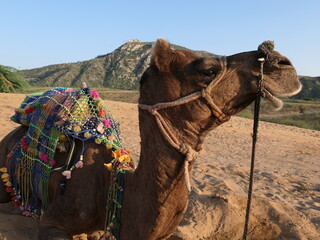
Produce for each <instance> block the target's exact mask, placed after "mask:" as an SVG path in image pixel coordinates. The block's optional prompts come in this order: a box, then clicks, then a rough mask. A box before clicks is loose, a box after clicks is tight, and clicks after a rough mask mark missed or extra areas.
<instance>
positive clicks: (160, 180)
mask: <svg viewBox="0 0 320 240" xmlns="http://www.w3.org/2000/svg"><path fill="white" fill-rule="evenodd" d="M266 46H267V44H262V45H260V46H259V48H258V50H257V51H250V52H243V53H238V54H235V55H231V56H227V57H221V58H207V57H200V56H199V55H197V54H195V53H194V52H191V51H188V50H174V49H172V48H171V47H170V44H169V43H168V41H166V40H165V39H162V38H160V39H158V40H157V41H156V43H155V45H154V48H153V52H152V61H151V64H150V66H149V67H148V69H147V70H146V71H145V72H144V74H143V76H142V77H141V80H140V98H139V127H140V136H141V154H140V160H139V164H138V166H137V168H136V170H135V171H133V172H127V173H126V174H125V176H124V181H125V188H124V195H123V204H122V210H121V221H120V222H121V228H120V236H121V237H120V238H119V239H121V240H156V239H168V238H169V237H170V236H171V235H172V233H173V232H174V230H175V228H176V227H177V226H178V224H179V223H180V221H181V220H182V218H183V216H184V213H185V211H186V209H187V205H188V194H189V189H190V184H189V180H188V179H189V174H190V173H191V170H192V166H193V164H194V162H195V160H196V156H197V155H198V153H199V152H200V151H201V149H202V145H203V142H204V139H205V137H206V135H207V134H208V133H209V132H210V131H212V130H213V129H215V128H216V127H218V126H219V125H221V124H223V123H224V122H226V121H228V120H229V119H230V117H231V116H232V115H234V114H236V113H238V112H240V111H241V110H243V109H244V108H246V107H247V106H248V105H249V104H250V103H252V102H253V101H254V100H255V98H256V96H257V92H258V78H259V73H260V63H259V62H258V59H261V58H264V59H265V62H264V82H263V89H262V92H263V95H264V97H265V98H266V100H267V101H269V102H270V103H271V104H272V105H274V106H275V107H277V108H280V107H281V104H282V102H281V100H280V99H278V98H277V97H286V96H292V95H294V94H296V93H298V92H299V91H300V89H301V84H300V82H299V79H298V76H297V73H296V71H295V69H294V67H293V66H292V63H291V62H290V60H289V59H288V58H286V57H285V56H283V55H281V54H280V53H279V52H277V51H273V49H270V48H268V47H266ZM26 129H27V128H26V127H23V126H21V127H18V128H16V129H15V130H13V131H12V132H11V133H9V134H8V135H7V136H6V137H4V139H3V140H2V142H1V143H0V168H1V167H4V166H5V160H6V156H7V154H8V153H9V152H10V150H11V149H12V148H13V147H14V145H15V143H16V142H18V141H19V139H21V137H22V136H23V135H24V133H25V132H26ZM80 145H81V144H80V143H79V141H76V150H75V152H76V153H77V154H78V155H79V151H80ZM66 157H67V153H63V152H59V151H57V152H56V154H55V160H56V161H57V166H62V165H63V164H64V162H65V159H66ZM111 160H112V157H111V150H109V149H107V148H106V147H105V146H103V145H98V144H95V143H89V144H88V146H87V148H86V150H85V152H84V157H83V163H84V166H83V168H81V169H80V168H79V169H74V170H73V173H72V178H71V179H69V180H67V183H66V185H65V189H64V193H63V194H61V193H60V192H61V189H60V181H61V180H62V179H64V176H63V175H62V174H61V171H54V172H52V173H51V176H50V185H49V198H50V203H49V205H48V207H47V209H46V211H45V213H44V215H43V216H42V220H41V221H40V229H39V239H47V240H49V239H55V240H58V239H59V240H61V239H72V236H73V235H76V234H80V233H92V232H94V231H98V230H104V227H105V215H106V202H107V195H108V189H109V179H110V172H109V171H107V170H106V168H105V167H104V164H106V163H110V162H111ZM0 185H1V187H0V202H7V201H9V200H10V198H9V197H8V194H7V193H6V191H5V187H4V186H2V184H0Z"/></svg>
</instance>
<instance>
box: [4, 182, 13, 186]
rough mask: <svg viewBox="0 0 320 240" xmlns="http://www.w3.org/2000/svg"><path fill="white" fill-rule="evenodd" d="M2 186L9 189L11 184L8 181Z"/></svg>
mask: <svg viewBox="0 0 320 240" xmlns="http://www.w3.org/2000/svg"><path fill="white" fill-rule="evenodd" d="M4 185H6V186H7V187H11V186H12V183H11V182H10V181H7V182H6V183H5V184H4Z"/></svg>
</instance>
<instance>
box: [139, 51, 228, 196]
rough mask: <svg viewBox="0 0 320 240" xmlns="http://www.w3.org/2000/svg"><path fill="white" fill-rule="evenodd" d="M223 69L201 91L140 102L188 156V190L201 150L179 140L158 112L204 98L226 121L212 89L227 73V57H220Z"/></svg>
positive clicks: (221, 119)
mask: <svg viewBox="0 0 320 240" xmlns="http://www.w3.org/2000/svg"><path fill="white" fill-rule="evenodd" d="M219 62H220V66H221V71H220V72H219V73H218V74H217V76H216V78H214V79H213V80H212V81H211V82H210V83H209V85H208V86H206V87H205V88H203V89H202V90H200V91H197V92H194V93H191V94H189V95H187V96H185V97H182V98H178V99H177V100H174V101H171V102H164V103H157V104H155V105H146V104H139V105H138V107H139V108H140V109H142V110H147V111H149V112H150V113H151V114H152V115H153V116H155V118H156V122H157V124H158V127H159V129H160V131H161V133H162V135H163V136H164V138H165V139H166V141H167V142H168V143H169V144H170V145H171V146H172V147H174V148H175V149H176V150H178V151H179V152H180V153H182V154H183V155H185V156H186V158H185V161H184V178H185V183H186V187H187V189H188V191H189V192H190V191H191V185H190V177H189V165H190V162H191V161H193V160H195V159H196V157H197V156H198V155H199V152H198V151H196V150H194V149H193V148H192V147H191V146H189V145H187V144H183V143H181V142H180V141H179V139H178V138H177V137H176V136H175V135H174V134H173V133H172V131H171V130H170V127H169V125H168V123H167V122H166V121H165V120H164V118H163V117H162V116H161V114H160V113H159V112H158V111H159V110H160V109H165V108H169V107H176V106H179V105H183V104H186V103H189V102H191V101H194V100H197V99H199V98H204V99H205V100H206V101H207V104H208V105H209V107H210V109H211V112H212V114H213V115H214V116H215V117H216V118H218V119H219V121H224V119H226V115H225V114H224V113H223V112H222V110H221V109H220V108H219V107H218V106H217V105H216V104H215V103H214V101H213V99H212V97H211V95H210V94H211V92H212V89H213V88H214V87H215V86H216V85H217V84H218V83H219V82H220V81H221V80H222V78H223V76H224V75H225V73H226V71H227V60H226V57H224V56H223V57H221V58H219Z"/></svg>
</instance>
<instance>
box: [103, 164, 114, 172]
mask: <svg viewBox="0 0 320 240" xmlns="http://www.w3.org/2000/svg"><path fill="white" fill-rule="evenodd" d="M104 166H105V168H106V169H108V170H109V171H110V172H111V171H112V168H113V167H112V163H105V164H104Z"/></svg>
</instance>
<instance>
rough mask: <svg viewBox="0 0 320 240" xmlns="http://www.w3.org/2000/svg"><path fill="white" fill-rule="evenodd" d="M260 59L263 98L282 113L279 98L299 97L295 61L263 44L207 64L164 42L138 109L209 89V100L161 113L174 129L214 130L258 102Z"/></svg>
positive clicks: (159, 42)
mask: <svg viewBox="0 0 320 240" xmlns="http://www.w3.org/2000/svg"><path fill="white" fill-rule="evenodd" d="M267 43H269V44H270V42H267ZM271 45H272V44H271ZM259 58H260V59H261V58H264V59H265V61H264V64H263V77H264V81H263V95H264V97H265V99H266V100H268V101H269V102H270V103H271V104H272V105H274V106H275V107H276V108H281V106H282V101H281V100H280V99H278V98H277V97H287V96H292V95H294V94H296V93H298V92H299V91H300V89H301V84H300V82H299V79H298V76H297V73H296V70H295V69H294V67H293V66H292V64H291V62H290V60H289V59H288V58H286V57H285V56H283V55H281V54H280V53H279V52H276V51H273V45H272V47H271V48H270V46H269V47H268V44H265V43H264V44H261V45H260V46H259V48H258V50H257V51H251V52H243V53H238V54H235V55H231V56H227V57H224V58H208V57H201V56H199V55H197V54H195V53H193V52H191V51H188V50H174V49H172V48H171V47H170V44H169V43H168V42H167V41H166V40H164V39H158V40H157V42H156V43H155V46H154V49H153V55H152V62H151V65H150V67H149V68H148V69H147V70H146V72H145V73H144V75H143V76H142V78H141V83H140V99H139V103H140V104H145V105H149V106H152V105H154V104H157V103H164V102H170V101H175V100H177V99H179V98H181V97H185V96H188V95H190V94H192V93H195V92H203V91H204V89H205V90H206V97H201V96H200V97H199V98H197V99H196V100H193V101H190V102H188V103H186V104H182V105H179V106H177V107H172V108H168V109H166V110H162V111H163V112H162V114H163V115H164V117H165V118H166V119H168V120H169V121H171V123H173V122H174V121H176V122H177V120H180V119H181V120H182V122H183V121H184V120H185V121H188V124H192V123H195V124H194V125H193V127H192V128H193V129H195V128H196V129H199V131H200V132H201V130H210V129H212V127H216V126H218V125H219V124H221V123H222V122H225V121H227V120H229V118H230V116H231V115H234V114H236V113H238V112H240V111H241V110H243V109H244V108H245V107H247V106H248V105H249V104H250V103H251V102H253V101H254V100H255V98H256V96H257V93H258V87H257V86H258V79H259V73H260V62H259V61H258V59H259ZM208 86H210V88H208ZM208 95H209V96H210V97H208ZM211 100H212V101H211ZM210 101H211V103H210ZM212 105H215V107H214V108H213V107H212ZM212 113H213V114H212ZM219 115H220V116H219ZM180 123H181V121H180ZM180 123H177V124H180ZM178 128H181V126H180V127H179V126H178Z"/></svg>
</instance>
